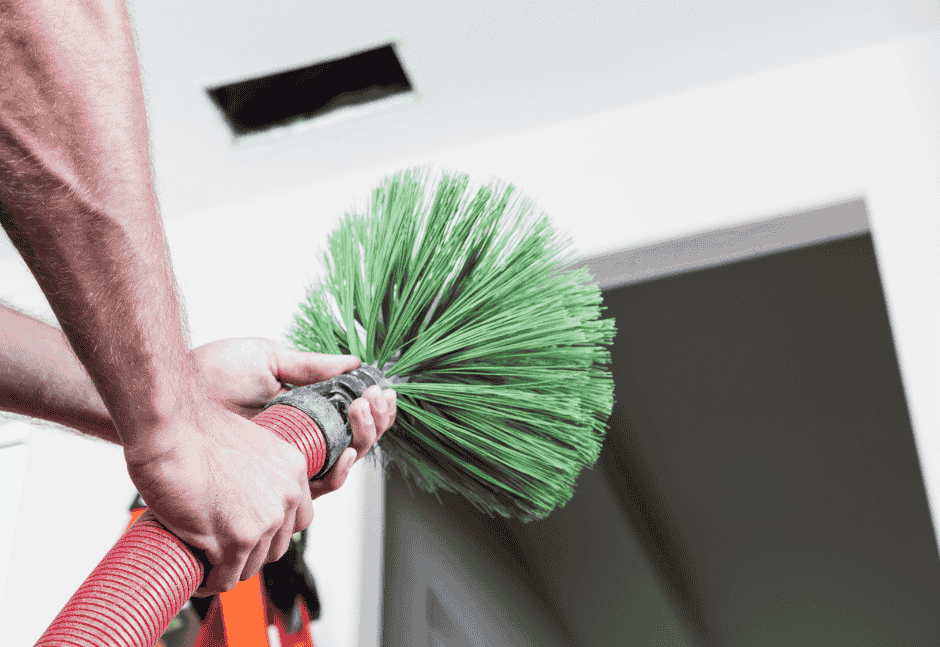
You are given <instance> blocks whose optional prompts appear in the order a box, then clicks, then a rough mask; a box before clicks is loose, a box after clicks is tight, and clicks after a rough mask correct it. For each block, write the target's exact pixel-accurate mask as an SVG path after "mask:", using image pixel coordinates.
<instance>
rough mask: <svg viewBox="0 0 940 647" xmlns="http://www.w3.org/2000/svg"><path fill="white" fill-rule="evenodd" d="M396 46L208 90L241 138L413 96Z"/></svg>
mask: <svg viewBox="0 0 940 647" xmlns="http://www.w3.org/2000/svg"><path fill="white" fill-rule="evenodd" d="M412 89H413V88H412V86H411V82H410V81H409V80H408V76H407V75H406V74H405V70H403V69H402V66H401V63H400V62H399V61H398V57H397V56H396V55H395V49H394V47H393V46H392V45H391V44H389V45H384V46H382V47H378V48H376V49H370V50H368V51H365V52H359V53H358V54H353V55H352V56H347V57H345V58H337V59H333V60H330V61H324V62H321V63H316V64H314V65H309V66H307V67H301V68H297V69H294V70H288V71H286V72H278V73H277V74H270V75H268V76H260V77H257V78H254V79H247V80H245V81H239V82H237V83H230V84H228V85H221V86H219V87H216V88H210V89H209V90H208V92H209V96H210V97H211V98H212V100H213V101H214V102H215V104H216V105H217V106H218V107H219V108H221V110H222V113H223V114H224V116H225V120H226V121H227V122H228V125H229V126H230V127H231V129H232V131H233V132H234V133H235V135H236V136H242V135H250V134H254V133H258V132H261V131H264V130H268V129H270V128H273V127H275V126H283V125H286V124H289V123H292V122H294V121H298V120H306V119H311V118H313V117H319V116H321V115H325V114H326V113H328V112H332V111H334V110H336V109H338V108H344V107H349V106H359V105H362V104H366V103H372V102H375V101H379V100H381V99H385V98H387V97H391V96H393V95H397V94H403V93H407V92H411V91H412Z"/></svg>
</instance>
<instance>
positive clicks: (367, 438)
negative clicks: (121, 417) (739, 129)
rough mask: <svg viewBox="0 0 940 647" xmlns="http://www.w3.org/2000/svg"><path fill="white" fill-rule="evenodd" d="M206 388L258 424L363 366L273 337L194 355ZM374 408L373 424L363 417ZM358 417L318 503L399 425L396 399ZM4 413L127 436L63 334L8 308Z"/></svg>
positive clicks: (373, 395) (1, 350) (1, 369)
mask: <svg viewBox="0 0 940 647" xmlns="http://www.w3.org/2000/svg"><path fill="white" fill-rule="evenodd" d="M190 356H191V358H192V360H193V363H194V365H195V367H196V372H197V373H198V374H199V377H200V379H201V380H202V382H203V384H205V385H206V387H207V389H208V390H209V392H210V397H212V398H213V399H214V400H215V401H216V402H218V403H219V404H221V405H222V406H224V407H225V408H226V409H229V410H230V411H233V412H234V413H237V414H238V415H240V416H242V417H243V418H247V419H249V420H250V419H251V418H253V417H254V416H256V415H258V414H259V413H261V410H262V408H263V407H264V405H266V404H267V403H268V402H270V401H271V400H273V399H274V398H275V397H276V396H278V395H280V394H281V393H284V392H285V391H286V390H287V387H286V384H291V385H294V386H304V385H306V384H314V383H316V382H322V381H324V380H328V379H330V378H331V377H335V376H337V375H339V374H341V373H345V372H347V371H351V370H352V369H354V368H356V367H358V366H359V360H358V359H357V358H355V357H351V356H349V355H323V354H320V353H305V352H301V351H296V350H292V349H290V348H287V347H285V346H282V345H281V344H278V343H276V342H273V341H271V340H269V339H262V338H258V337H251V338H245V339H223V340H220V341H214V342H210V343H208V344H204V345H202V346H200V347H198V348H195V349H193V350H192V351H190ZM365 406H368V407H369V408H370V411H371V417H372V419H373V424H372V425H368V424H362V418H361V416H358V415H355V412H357V411H360V412H361V410H362V408H363V407H365ZM351 410H352V411H353V415H352V416H350V418H351V420H350V423H351V425H350V426H351V427H352V433H353V442H352V447H351V448H350V449H347V450H346V452H345V454H344V455H342V456H340V458H339V460H338V461H337V464H336V466H335V467H334V468H333V469H332V470H330V473H329V474H328V475H327V477H326V479H324V480H322V481H316V482H311V483H310V494H311V496H312V497H314V498H316V497H318V496H322V495H323V494H327V493H329V492H333V491H335V490H336V489H338V488H339V487H340V486H341V485H342V484H343V482H344V481H345V480H346V476H347V475H348V474H349V469H350V467H351V466H352V464H353V463H354V462H355V461H356V460H358V459H360V458H362V457H363V456H364V455H365V454H366V453H367V452H368V451H369V450H370V449H371V448H372V445H373V444H375V443H376V442H377V441H378V440H379V439H380V438H381V437H382V434H383V433H384V432H385V431H387V430H388V428H389V427H391V426H392V423H393V422H394V421H395V416H396V394H395V392H394V391H392V390H391V389H386V390H385V391H383V392H382V393H381V394H379V393H377V392H375V390H370V391H367V392H366V393H365V395H364V396H363V397H362V399H361V400H356V401H355V402H354V403H353V404H352V406H351ZM0 411H9V412H12V413H18V414H22V415H26V416H30V417H33V418H40V419H42V420H47V421H49V422H55V423H58V424H62V425H65V426H67V427H71V428H72V429H76V430H78V431H80V432H82V433H84V434H87V435H90V436H95V437H97V438H101V439H103V440H107V441H109V442H112V443H115V444H118V445H119V444H121V438H120V437H119V436H118V434H117V430H116V429H115V428H114V425H113V424H112V422H111V417H110V415H109V414H108V409H107V408H106V407H105V406H104V402H102V400H101V397H100V396H99V395H98V392H97V391H95V387H94V384H92V382H91V379H90V378H89V377H88V373H87V372H86V371H85V368H84V367H83V366H82V364H81V362H79V361H78V359H77V358H76V357H75V355H74V354H73V353H72V349H71V348H70V347H69V344H68V341H67V340H66V338H65V335H63V334H62V331H61V330H59V329H58V328H56V327H54V326H50V325H49V324H46V323H43V322H41V321H38V320H36V319H34V318H32V317H30V316H28V315H25V314H22V313H20V312H17V311H16V310H14V309H12V308H10V307H7V306H4V305H3V304H2V303H0Z"/></svg>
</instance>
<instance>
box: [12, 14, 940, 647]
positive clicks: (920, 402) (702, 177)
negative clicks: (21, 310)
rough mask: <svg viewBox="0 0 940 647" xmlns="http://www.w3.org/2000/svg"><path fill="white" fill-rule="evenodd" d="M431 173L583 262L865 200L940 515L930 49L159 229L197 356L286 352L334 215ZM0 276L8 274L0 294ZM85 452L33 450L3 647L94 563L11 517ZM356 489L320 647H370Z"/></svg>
mask: <svg viewBox="0 0 940 647" xmlns="http://www.w3.org/2000/svg"><path fill="white" fill-rule="evenodd" d="M425 162H433V163H434V164H436V165H438V166H440V167H444V168H454V169H460V170H465V171H468V172H470V173H471V174H472V175H474V176H475V177H476V178H478V179H480V180H486V179H488V178H489V177H490V176H495V177H499V178H501V179H505V180H508V181H512V182H514V183H516V184H517V185H518V186H519V187H520V188H521V189H522V190H523V191H524V192H526V193H527V194H530V195H532V196H533V197H536V198H537V199H538V200H539V202H540V204H541V205H542V206H543V207H544V208H545V210H546V211H547V212H548V213H550V214H551V215H552V216H553V217H554V219H555V221H556V223H557V224H558V225H559V226H560V227H561V228H563V229H566V230H568V231H570V232H571V234H572V236H573V239H574V242H575V245H576V247H577V250H578V251H579V252H580V253H581V254H595V253H601V252H607V251H613V250H615V249H622V248H625V247H632V246H638V245H642V244H648V243H651V242H654V241H660V240H665V239H668V238H672V237H678V236H683V235H687V234H689V233H693V232H701V231H706V230H709V229H713V228H717V227H723V226H728V225H733V224H738V223H744V222H749V221H753V220H758V219H763V218H766V217H769V216H772V215H774V214H783V213H792V212H796V211H799V210H803V209H806V208H809V207H812V206H816V205H822V204H827V203H831V202H837V201H842V200H844V199H847V198H851V197H856V196H859V195H861V196H864V197H865V198H866V199H867V201H868V202H867V203H868V206H869V209H870V212H871V219H872V223H871V224H872V231H873V236H874V241H875V246H876V251H877V253H878V260H879V266H880V270H881V272H882V276H883V280H884V283H885V290H886V294H887V298H888V307H889V313H890V315H891V322H892V331H893V333H894V337H895V342H896V345H897V348H898V353H899V358H900V363H901V368H902V374H903V376H904V384H905V390H906V393H907V397H908V402H909V406H910V408H911V415H912V422H913V427H914V431H915V437H916V439H917V442H918V447H919V451H920V456H921V462H922V466H923V469H924V473H925V479H926V484H927V489H928V497H929V499H930V502H931V506H932V509H933V510H934V514H935V515H936V514H937V513H936V511H937V510H940V405H938V404H937V401H936V398H935V397H934V395H935V385H936V384H938V383H940V372H938V371H940V369H938V368H937V366H938V365H940V364H938V361H937V360H938V358H940V352H938V351H940V347H938V342H937V341H936V338H935V336H934V332H935V331H936V330H938V329H940V302H938V300H937V299H936V298H935V297H933V295H935V294H936V290H937V285H940V263H938V254H937V250H938V246H940V225H938V220H937V214H938V213H940V185H938V178H940V30H935V31H932V32H929V33H926V34H922V35H919V36H916V37H912V38H908V39H905V40H903V41H898V42H894V43H890V44H885V45H880V46H877V47H871V48H866V49H864V50H858V51H852V52H847V53H843V54H839V55H835V56H832V57H827V58H824V59H819V60H816V61H811V62H807V63H802V64H799V65H794V66H791V67H787V68H783V69H779V70H775V71H772V72H768V73H762V74H758V75H755V76H751V77H746V78H741V79H738V80H735V81H730V82H727V83H722V84H720V85H715V86H711V87H707V88H702V89H697V90H694V91H690V92H685V93H682V94H677V95H672V96H668V97H663V98H660V99H656V100H653V101H649V102H645V103H642V104H637V105H634V106H630V107H627V108H623V109H618V110H615V111H612V112H606V113H602V114H596V115H593V116H590V117H585V118H581V119H577V120H575V121H569V122H566V123H562V124H556V125H553V126H546V127H542V128H538V129H535V130H531V131H527V132H521V133H518V134H514V135H511V136H506V137H501V138H499V139H496V140H492V141H487V142H481V143H478V144H475V145H473V146H468V147H464V148H460V149H456V150H449V151H444V152H440V153H438V154H435V155H429V156H427V157H423V158H420V159H413V160H402V161H400V162H398V163H396V164H394V165H387V166H385V167H382V168H374V169H370V170H367V171H363V172H358V173H356V174H354V175H348V176H344V177H340V178H337V179H334V180H330V181H329V182H324V183H320V184H315V185H311V186H307V187H304V188H303V189H301V190H297V191H293V192H291V193H284V194H278V195H273V196H269V197H266V198H264V199H262V200H258V201H254V202H242V203H239V204H236V205H233V206H228V207H225V208H218V209H211V210H207V211H204V212H201V213H199V214H198V215H197V216H194V217H192V218H189V219H186V220H180V219H176V220H172V221H170V222H168V224H167V229H168V236H169V240H170V245H171V249H172V253H173V257H174V262H175V265H176V268H177V273H178V276H179V280H180V284H181V288H182V291H183V293H184V295H185V297H186V300H187V307H188V310H189V315H190V321H191V326H192V332H193V337H194V341H195V342H196V343H201V342H205V341H209V340H211V339H216V338H220V337H227V336H235V335H264V336H269V337H273V338H280V337H281V336H282V334H283V332H284V330H285V329H286V327H287V325H288V324H289V322H290V319H291V316H292V313H293V311H294V308H295V307H296V304H297V302H298V301H299V300H300V299H301V297H302V295H303V291H304V287H305V285H306V284H307V282H308V280H309V278H310V277H313V276H315V275H316V274H317V272H318V271H319V270H318V268H319V256H320V254H319V250H321V249H322V247H323V245H324V243H325V240H326V234H327V233H328V232H329V230H330V229H331V228H332V227H333V226H334V225H335V224H336V222H337V220H338V218H339V216H340V215H341V214H342V213H343V211H344V210H345V209H346V208H347V207H349V206H350V204H351V203H352V202H353V201H354V200H359V201H360V202H361V201H362V200H363V199H364V198H365V197H366V196H367V194H368V190H369V188H370V187H371V186H372V185H373V184H374V183H375V182H376V180H377V179H378V178H379V177H380V176H381V175H383V174H384V173H386V172H389V171H393V170H397V169H398V168H401V167H402V166H406V165H409V164H421V163H425ZM11 268H13V266H12V265H11V264H9V263H7V262H6V261H4V265H3V266H2V267H0V276H4V277H7V276H8V274H7V273H6V272H7V271H8V270H9V271H11V272H12V271H14V269H15V268H14V269H11ZM0 298H2V294H0ZM931 391H933V392H934V393H932V392H931ZM44 433H45V432H44ZM44 437H45V436H44ZM31 442H32V440H31ZM80 442H85V441H80ZM78 444H79V443H78V441H77V442H68V443H64V444H62V445H59V444H57V443H53V442H45V443H40V444H38V445H37V446H36V447H31V453H30V467H29V470H28V474H27V482H26V483H27V487H26V489H25V494H24V496H25V499H24V502H28V503H29V504H30V505H29V506H21V509H20V514H19V518H18V525H17V529H16V535H15V537H14V554H15V555H17V560H18V561H17V562H16V563H13V564H11V567H10V569H9V575H8V591H7V594H6V595H5V597H4V599H3V602H2V604H0V635H3V636H4V637H5V639H6V640H9V641H10V642H9V643H8V644H10V645H26V644H29V642H30V640H32V639H34V638H35V637H36V636H37V635H38V634H39V633H40V632H41V631H42V629H43V627H44V626H45V624H46V623H47V622H48V621H49V620H50V619H51V617H52V615H54V613H55V611H56V610H57V609H58V608H59V607H60V606H61V604H62V603H64V601H65V599H67V597H68V595H69V593H70V592H71V590H73V589H74V587H75V586H76V585H77V584H78V582H79V581H80V580H81V574H80V571H82V570H84V572H87V571H88V570H90V569H91V567H92V566H93V562H94V559H93V558H92V556H90V555H86V554H82V555H78V554H76V553H74V552H70V551H69V549H68V546H64V547H62V548H60V549H59V550H58V552H56V553H46V552H39V551H40V547H42V546H43V544H40V545H39V547H37V546H36V534H35V533H39V532H41V531H43V529H46V530H47V531H49V532H51V531H53V530H55V529H56V528H57V524H56V521H55V519H54V518H49V519H46V520H45V521H44V522H43V523H42V524H41V523H39V522H38V521H37V520H36V519H35V518H33V517H28V516H24V514H25V513H24V510H28V509H31V507H32V506H38V505H40V497H41V496H43V495H44V493H49V492H51V489H49V488H46V489H43V488H42V487H40V484H39V483H36V484H35V485H32V484H33V483H34V481H30V478H32V477H31V475H32V474H33V473H34V471H33V470H41V469H42V468H41V465H42V464H43V463H44V462H45V461H53V460H56V459H55V456H56V454H57V453H64V452H71V454H72V457H73V458H72V460H73V461H75V460H79V459H80V458H81V455H82V452H85V453H86V454H87V455H89V456H91V455H92V454H94V455H95V456H98V453H97V452H99V450H98V449H97V444H95V443H85V445H84V446H83V447H79V446H78ZM76 456H77V457H78V458H76ZM101 456H102V458H101V460H102V461H105V462H108V461H110V462H108V465H109V467H108V468H107V469H104V468H103V467H101V465H100V464H99V463H95V464H96V465H98V466H99V471H98V473H97V474H94V475H93V474H88V473H83V474H77V473H70V474H69V475H68V478H69V479H70V480H69V481H64V480H61V481H57V487H56V488H54V490H55V491H56V494H57V495H58V496H60V497H61V499H60V503H58V504H57V505H60V506H61V509H67V508H68V507H69V506H74V505H76V502H77V501H79V500H83V501H84V500H85V499H87V498H88V495H87V491H88V489H89V488H92V487H94V488H104V483H105V482H107V483H110V484H113V486H114V491H115V492H121V488H125V487H126V483H125V482H124V481H122V479H121V478H120V477H119V474H120V465H119V464H118V463H117V461H119V459H120V456H119V455H116V454H115V455H113V456H109V455H107V452H106V451H104V452H103V453H102V454H101ZM34 458H35V462H34ZM96 460H98V459H96ZM34 466H35V467H34ZM36 473H37V474H38V472H36ZM100 474H104V475H105V476H104V477H102V476H100ZM43 478H45V479H49V480H53V481H55V480H56V479H57V478H58V477H57V475H56V474H50V473H48V472H44V476H43ZM124 478H126V476H125V477H124ZM365 482H366V479H365V478H364V474H363V473H362V472H359V473H357V474H355V475H354V476H351V477H350V480H349V482H348V483H347V485H346V486H345V487H344V489H343V490H342V491H341V492H339V493H336V494H335V495H331V497H327V498H326V499H323V500H321V502H319V503H318V505H317V506H316V510H317V512H316V518H315V521H314V538H313V542H312V548H311V554H310V558H311V561H312V566H313V570H314V573H315V575H316V577H317V582H318V585H319V587H320V589H321V592H322V594H323V598H324V617H323V619H322V620H321V621H320V622H318V623H316V625H315V631H316V632H317V635H318V637H319V638H320V640H321V644H329V645H336V646H343V645H350V646H351V645H355V644H374V636H365V635H363V636H362V639H363V642H361V643H360V642H357V633H358V627H359V615H360V614H359V605H360V603H362V604H365V605H366V607H365V609H364V612H365V613H370V614H371V613H373V612H374V611H375V609H376V608H377V607H376V604H377V601H376V600H373V599H369V600H365V601H363V600H361V596H360V591H361V590H362V589H363V587H364V586H366V585H365V584H363V583H362V582H364V581H366V580H368V579H369V578H368V577H366V576H367V575H369V574H368V573H360V572H359V568H358V567H357V564H359V563H360V560H361V559H362V550H361V549H360V542H361V539H362V537H363V527H364V524H368V523H370V522H369V521H368V519H366V518H365V517H364V515H363V513H362V511H363V510H364V509H365V507H364V506H363V505H362V500H363V497H369V496H371V492H370V491H366V488H365V487H364V483H365ZM116 498H117V499H119V498H120V497H116ZM105 504H107V505H109V506H113V505H118V504H117V503H112V502H109V501H103V502H102V504H101V506H99V507H98V510H97V512H95V513H94V514H95V515H98V516H97V517H94V515H92V512H90V509H91V507H93V506H92V505H91V504H89V505H88V507H87V510H89V512H88V514H89V515H90V518H91V520H92V521H93V523H92V524H91V525H90V530H89V533H90V534H94V535H95V536H96V537H100V541H98V544H100V546H99V548H98V549H96V550H99V552H98V555H99V556H100V555H101V554H103V552H104V549H105V548H106V547H107V545H108V543H109V542H110V541H112V540H113V538H114V535H115V533H116V532H117V528H116V526H117V524H116V522H107V523H106V522H105V521H106V520H107V519H110V518H112V517H119V516H121V513H120V512H117V513H115V512H114V511H113V510H111V509H110V508H109V511H105V510H104V505H105ZM124 504H125V505H126V503H124ZM30 514H33V515H35V514H37V513H30ZM109 515H110V516H109ZM935 527H936V526H935ZM24 533H28V534H24ZM325 541H329V542H331V544H335V545H339V546H342V547H345V550H346V553H345V554H343V555H342V556H341V557H340V558H338V559H337V558H336V553H335V552H334V553H332V554H331V556H330V557H329V558H327V557H326V555H323V556H321V555H320V554H319V553H317V552H316V548H315V546H316V545H317V543H318V542H325ZM372 541H374V539H372ZM0 557H2V556H0ZM39 562H43V563H45V564H47V565H48V568H50V569H58V570H57V571H56V572H58V573H60V574H61V575H60V576H59V577H57V578H56V579H54V580H52V579H43V578H41V577H40V578H36V577H34V576H33V575H32V574H31V573H32V572H33V571H32V570H31V569H32V566H31V564H36V563H39ZM79 563H80V566H76V564H79ZM363 563H364V562H363ZM69 564H71V566H69ZM375 576H377V574H375V573H373V574H372V577H373V578H374V577H375ZM10 591H13V592H14V594H12V595H11V594H10ZM366 638H369V639H370V640H371V642H368V641H366V640H365V639H366ZM5 644H6V643H5Z"/></svg>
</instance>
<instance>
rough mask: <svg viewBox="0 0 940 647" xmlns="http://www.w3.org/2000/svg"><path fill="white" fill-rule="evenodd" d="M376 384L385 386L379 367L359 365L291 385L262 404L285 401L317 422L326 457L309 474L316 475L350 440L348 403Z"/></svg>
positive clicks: (325, 469)
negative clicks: (305, 382)
mask: <svg viewBox="0 0 940 647" xmlns="http://www.w3.org/2000/svg"><path fill="white" fill-rule="evenodd" d="M376 385H377V386H379V387H381V388H383V389H385V388H388V386H389V384H388V381H387V380H386V379H385V375H384V374H383V373H382V371H380V370H379V369H378V368H376V367H374V366H361V367H359V368H357V369H354V370H352V371H350V372H349V373H343V374H342V375H337V376H336V377H334V378H332V379H329V380H326V381H325V382H318V383H317V384H310V385H308V386H299V387H297V388H295V389H291V390H290V391H288V392H287V393H283V394H281V395H279V396H277V397H276V398H274V399H273V400H271V401H270V402H269V403H268V404H267V405H266V406H265V407H264V408H265V409H267V408H268V407H272V406H274V405H275V404H286V405H288V406H291V407H295V408H297V409H300V410H301V411H303V412H304V413H306V414H307V415H308V416H310V417H311V418H312V419H313V421H314V422H315V423H317V427H319V428H320V431H321V432H322V433H323V438H324V440H325V441H326V460H325V461H324V462H323V467H322V468H321V469H320V471H319V472H317V473H316V474H315V475H314V476H313V477H312V478H313V479H318V478H322V477H323V476H324V475H326V473H327V472H329V471H330V469H331V468H332V467H333V465H334V464H335V463H336V461H337V459H338V458H339V455H340V454H342V453H343V450H344V449H346V448H347V447H349V445H350V444H351V443H352V430H351V429H350V427H349V415H348V412H349V406H350V405H351V404H352V403H353V400H355V399H356V398H360V397H362V394H363V393H365V391H366V389H368V388H369V387H370V386H376Z"/></svg>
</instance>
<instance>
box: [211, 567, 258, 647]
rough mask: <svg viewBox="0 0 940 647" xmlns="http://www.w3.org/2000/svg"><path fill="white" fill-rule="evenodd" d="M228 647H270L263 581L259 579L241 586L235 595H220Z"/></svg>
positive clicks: (234, 592)
mask: <svg viewBox="0 0 940 647" xmlns="http://www.w3.org/2000/svg"><path fill="white" fill-rule="evenodd" d="M219 602H220V604H221V607H222V622H223V623H224V624H225V644H226V645H227V647H268V623H267V614H266V613H265V610H264V597H263V593H262V591H261V578H260V577H258V576H257V575H255V576H254V577H251V578H249V579H247V580H245V581H244V582H239V583H238V584H237V585H235V588H233V589H232V590H231V591H225V592H224V593H220V594H219Z"/></svg>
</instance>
